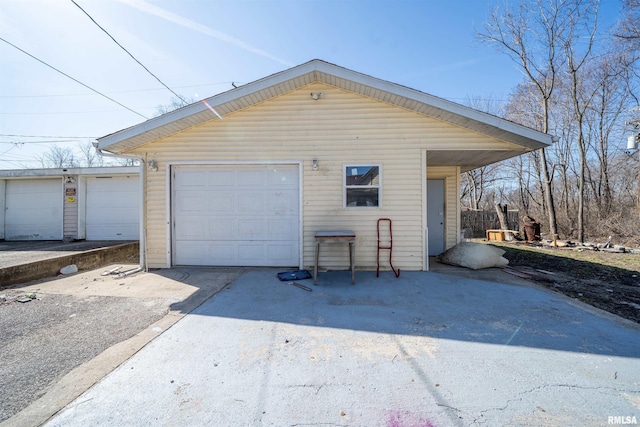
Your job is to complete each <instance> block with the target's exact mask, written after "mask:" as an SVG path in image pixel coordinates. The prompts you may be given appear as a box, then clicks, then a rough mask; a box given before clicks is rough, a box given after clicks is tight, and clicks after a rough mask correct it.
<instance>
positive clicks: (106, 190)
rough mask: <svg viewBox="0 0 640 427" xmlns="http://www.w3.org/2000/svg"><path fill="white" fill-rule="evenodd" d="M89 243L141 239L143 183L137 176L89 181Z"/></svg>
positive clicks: (87, 231) (87, 230) (87, 210)
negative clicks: (141, 190)
mask: <svg viewBox="0 0 640 427" xmlns="http://www.w3.org/2000/svg"><path fill="white" fill-rule="evenodd" d="M86 203H87V204H86V218H85V222H86V227H87V228H86V239H87V240H138V239H139V238H140V232H139V230H140V226H139V223H140V210H139V209H140V180H139V179H138V177H137V176H114V177H99V178H87V202H86Z"/></svg>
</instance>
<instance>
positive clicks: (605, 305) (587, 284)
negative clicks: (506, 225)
mask: <svg viewBox="0 0 640 427" xmlns="http://www.w3.org/2000/svg"><path fill="white" fill-rule="evenodd" d="M495 246H499V247H501V248H502V249H504V250H505V251H506V253H505V255H504V257H505V258H507V259H508V260H509V266H511V267H521V268H525V269H526V268H528V269H531V270H532V271H534V272H535V271H540V270H543V271H545V272H550V273H553V274H546V277H547V280H537V283H538V284H540V285H542V286H544V287H547V288H549V289H551V290H554V291H556V292H560V293H563V294H565V295H567V296H569V297H571V298H575V299H578V300H580V301H582V302H584V303H587V304H590V305H592V306H594V307H597V308H599V309H602V310H605V311H608V312H610V313H613V314H616V315H618V316H620V317H623V318H625V319H629V320H632V321H634V322H637V323H640V255H638V254H629V253H610V252H601V251H593V250H578V249H573V248H548V247H546V248H544V247H537V246H533V245H529V244H527V243H501V244H495ZM525 271H526V270H525Z"/></svg>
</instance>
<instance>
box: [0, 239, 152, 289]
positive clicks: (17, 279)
mask: <svg viewBox="0 0 640 427" xmlns="http://www.w3.org/2000/svg"><path fill="white" fill-rule="evenodd" d="M139 258H140V245H139V243H138V242H130V243H123V244H121V245H116V246H110V247H107V248H99V249H92V250H89V251H86V252H80V253H75V254H72V255H63V256H61V257H57V258H51V259H46V260H42V261H35V262H31V263H28V264H21V265H15V266H11V267H6V268H1V269H0V288H3V287H7V286H10V285H16V284H18V283H26V282H30V281H32V280H39V279H44V278H47V277H55V276H56V275H57V274H58V271H59V270H60V269H61V268H62V267H64V266H65V265H70V264H75V265H76V266H77V267H78V270H91V269H94V268H98V267H101V266H104V265H109V264H113V263H117V262H122V263H128V264H135V263H138V262H139Z"/></svg>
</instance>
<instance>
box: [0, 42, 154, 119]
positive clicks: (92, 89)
mask: <svg viewBox="0 0 640 427" xmlns="http://www.w3.org/2000/svg"><path fill="white" fill-rule="evenodd" d="M0 40H2V41H3V42H5V43H6V44H8V45H9V46H13V47H14V48H16V49H18V50H19V51H20V52H22V53H24V54H25V55H27V56H30V57H31V58H33V59H35V60H36V61H38V62H40V63H41V64H43V65H46V66H47V67H49V68H51V69H52V70H54V71H57V72H58V73H60V74H62V75H63V76H65V77H67V78H70V79H71V80H73V81H74V82H76V83H78V84H81V85H82V86H84V87H86V88H87V89H89V90H91V91H93V92H95V93H97V94H98V95H100V96H102V97H104V98H107V99H108V100H109V101H111V102H115V103H116V104H118V105H119V106H121V107H123V108H126V109H127V110H129V111H131V112H132V113H134V114H137V115H138V116H140V117H142V118H144V119H149V118H148V117H147V116H144V115H142V114H140V113H138V112H137V111H134V110H132V109H131V108H129V107H127V106H126V105H124V104H121V103H120V102H118V101H116V100H115V99H113V98H110V97H108V96H107V95H105V94H104V93H102V92H100V91H97V90H96V89H94V88H92V87H91V86H88V85H86V84H84V83H82V82H81V81H80V80H78V79H76V78H74V77H71V76H70V75H69V74H67V73H65V72H63V71H60V70H58V69H57V68H56V67H54V66H53V65H49V64H47V63H46V62H44V61H43V60H41V59H39V58H36V57H35V56H33V55H31V54H30V53H29V52H27V51H26V50H23V49H20V48H19V47H18V46H16V45H15V44H13V43H11V42H9V41H7V40H5V39H3V38H2V37H0Z"/></svg>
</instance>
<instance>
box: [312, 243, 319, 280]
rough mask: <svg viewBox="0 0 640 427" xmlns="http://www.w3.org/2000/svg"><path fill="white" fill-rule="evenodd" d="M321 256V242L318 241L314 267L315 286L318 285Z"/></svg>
mask: <svg viewBox="0 0 640 427" xmlns="http://www.w3.org/2000/svg"><path fill="white" fill-rule="evenodd" d="M319 256H320V242H319V241H317V240H316V263H315V264H314V267H313V284H314V285H317V284H318V258H319Z"/></svg>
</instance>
